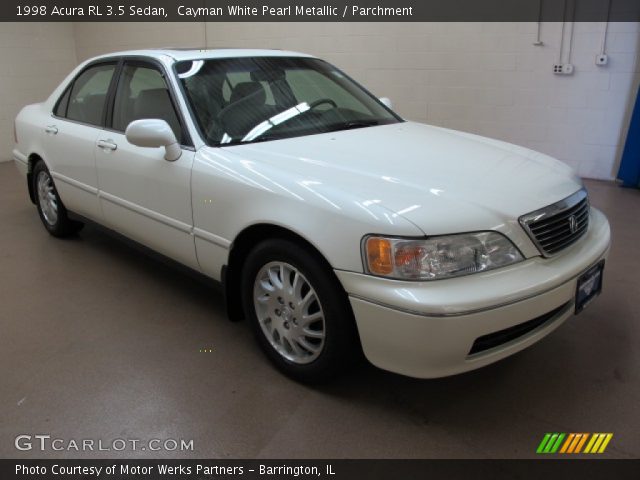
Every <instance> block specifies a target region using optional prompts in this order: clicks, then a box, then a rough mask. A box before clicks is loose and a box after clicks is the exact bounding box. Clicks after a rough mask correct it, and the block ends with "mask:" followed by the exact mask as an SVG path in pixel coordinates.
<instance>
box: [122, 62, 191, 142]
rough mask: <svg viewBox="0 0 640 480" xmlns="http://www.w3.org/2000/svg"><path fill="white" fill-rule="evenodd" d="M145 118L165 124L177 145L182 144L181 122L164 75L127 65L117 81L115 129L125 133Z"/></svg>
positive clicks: (148, 68)
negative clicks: (163, 121) (158, 120)
mask: <svg viewBox="0 0 640 480" xmlns="http://www.w3.org/2000/svg"><path fill="white" fill-rule="evenodd" d="M143 118H159V119H161V120H165V121H166V122H167V123H168V124H169V126H170V127H171V129H172V130H173V132H174V133H175V135H176V138H177V139H178V141H180V142H182V141H183V136H182V129H181V127H180V121H179V119H178V115H177V113H176V110H175V108H174V107H173V103H172V102H171V96H170V95H169V89H168V88H167V84H166V83H165V81H164V78H163V76H162V74H161V73H160V72H159V71H158V70H156V69H155V68H152V67H146V66H140V65H125V67H124V68H123V69H122V73H121V74H120V78H119V80H118V89H117V90H116V98H115V103H114V105H113V121H112V127H113V129H114V130H118V131H121V132H124V131H125V130H126V129H127V126H128V125H129V124H130V123H131V122H133V121H134V120H140V119H143Z"/></svg>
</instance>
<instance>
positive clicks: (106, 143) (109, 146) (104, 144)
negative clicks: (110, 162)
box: [98, 140, 118, 150]
mask: <svg viewBox="0 0 640 480" xmlns="http://www.w3.org/2000/svg"><path fill="white" fill-rule="evenodd" d="M98 147H100V148H102V149H103V150H115V149H116V148H118V145H116V144H115V143H113V141H112V140H98Z"/></svg>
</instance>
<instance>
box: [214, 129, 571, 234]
mask: <svg viewBox="0 0 640 480" xmlns="http://www.w3.org/2000/svg"><path fill="white" fill-rule="evenodd" d="M223 150H224V151H225V152H226V153H232V154H234V155H239V156H240V157H242V158H243V159H244V160H245V161H250V162H252V163H253V164H254V165H255V166H259V165H264V166H269V170H271V171H280V172H285V175H286V176H289V177H290V178H292V179H294V182H292V183H296V184H298V185H299V184H300V182H301V181H302V182H303V183H304V182H305V181H306V182H312V183H313V185H314V189H315V190H316V191H322V195H324V196H325V197H327V198H331V195H332V192H340V195H335V196H336V198H337V199H338V198H339V199H341V200H342V201H344V198H345V197H344V192H350V193H351V195H352V196H353V197H355V198H354V199H355V200H357V201H358V202H361V203H362V204H364V205H367V204H377V205H378V206H381V207H384V208H386V209H388V210H390V211H391V212H393V213H394V214H395V215H401V216H403V217H404V218H406V219H407V220H409V221H410V222H412V223H414V224H415V225H416V226H417V227H418V228H420V229H421V230H422V231H423V232H424V233H425V234H427V235H437V234H445V233H454V232H460V231H473V230H486V229H496V230H505V225H506V224H508V223H511V224H513V223H514V222H516V223H517V218H518V217H520V216H521V215H523V214H525V213H528V212H531V211H533V210H537V209H538V208H540V207H543V206H545V205H549V204H551V203H554V202H556V201H558V200H561V199H563V198H565V197H567V196H569V195H571V194H572V193H574V192H575V191H577V190H578V189H579V188H580V187H581V182H580V180H579V179H578V178H577V177H576V176H575V174H574V172H573V170H572V169H571V168H570V167H568V166H567V165H565V164H563V163H561V162H559V161H557V160H555V159H553V158H551V157H549V156H546V155H543V154H541V153H537V152H534V151H531V150H528V149H525V148H522V147H518V146H516V145H512V144H509V143H505V142H501V141H498V140H492V139H489V138H485V137H480V136H477V135H472V134H468V133H463V132H457V131H454V130H448V129H444V128H439V127H434V126H429V125H423V124H419V123H413V122H404V123H398V124H393V125H382V126H376V127H368V128H360V129H353V130H346V131H338V132H332V133H325V134H319V135H311V136H304V137H296V138H290V139H284V140H275V141H269V142H263V143H254V144H247V145H239V146H233V147H225V148H223ZM280 181H282V177H281V179H280ZM501 227H502V228H501Z"/></svg>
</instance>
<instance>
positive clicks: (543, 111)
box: [74, 23, 640, 179]
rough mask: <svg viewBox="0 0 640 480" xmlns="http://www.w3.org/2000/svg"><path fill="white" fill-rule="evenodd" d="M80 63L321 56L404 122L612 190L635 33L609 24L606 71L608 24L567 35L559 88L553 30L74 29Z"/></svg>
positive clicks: (510, 26)
mask: <svg viewBox="0 0 640 480" xmlns="http://www.w3.org/2000/svg"><path fill="white" fill-rule="evenodd" d="M74 30H75V39H76V49H77V53H78V55H77V56H78V60H83V59H85V58H88V57H90V56H92V55H95V54H98V53H104V52H108V51H113V50H120V49H128V48H140V47H149V46H153V47H158V46H167V45H172V46H202V45H205V44H206V45H207V46H208V47H259V48H283V49H293V50H299V51H303V52H308V53H312V54H316V55H318V56H321V57H323V58H325V59H327V60H329V61H331V62H333V63H335V64H336V65H337V66H339V67H341V68H343V69H345V70H346V71H347V72H349V73H350V74H352V75H353V76H354V77H355V78H357V79H359V80H360V81H362V83H364V84H365V86H367V87H368V88H369V89H371V90H372V91H373V92H374V93H376V94H378V95H380V96H389V97H391V98H392V100H393V101H394V105H395V109H396V110H397V111H398V112H399V113H400V114H401V115H403V116H404V117H405V118H407V119H412V120H418V121H422V122H428V123H432V124H436V125H441V126H445V127H450V128H456V129H460V130H465V131H469V132H474V133H479V134H482V135H487V136H490V137H495V138H500V139H503V140H507V141H510V142H514V143H517V144H521V145H525V146H528V147H531V148H534V149H537V150H540V151H543V152H545V153H548V154H550V155H553V156H555V157H557V158H559V159H561V160H563V161H565V162H567V163H569V164H570V165H572V166H574V167H575V168H578V170H579V173H580V174H581V175H582V176H585V177H591V178H602V179H610V178H613V176H614V173H615V169H616V167H617V163H618V161H619V157H620V154H621V151H620V149H621V147H620V146H619V145H620V144H621V142H622V140H623V139H624V135H625V132H626V122H627V117H628V112H627V110H628V105H629V104H630V101H631V100H630V96H631V92H632V91H634V92H635V88H636V87H635V85H637V81H638V79H637V77H638V75H637V74H636V72H637V71H638V63H639V62H638V53H639V52H640V48H639V42H640V24H639V23H612V24H610V26H609V34H608V35H607V50H608V53H609V57H610V60H609V65H607V66H606V67H597V66H596V65H595V63H594V59H595V55H596V54H597V53H599V51H600V48H601V42H602V35H603V30H604V23H579V24H575V29H572V28H571V24H567V25H566V28H565V29H564V54H563V61H567V59H568V45H569V43H571V46H572V53H571V62H572V63H573V64H574V65H575V70H576V71H575V73H574V75H572V76H566V77H565V76H556V75H553V73H552V71H551V70H552V65H553V64H554V63H556V62H557V61H558V58H559V50H560V40H561V33H562V24H561V23H544V24H543V25H542V31H541V36H542V41H543V42H544V45H543V46H533V45H532V44H533V42H534V41H535V39H536V24H535V23H413V24H412V23H401V24H400V23H208V24H203V23H187V24H180V23H169V24H166V23H165V24H159V23H135V24H132V23H126V24H125V23H123V24H106V23H105V24H96V23H91V24H83V23H77V24H75V25H74Z"/></svg>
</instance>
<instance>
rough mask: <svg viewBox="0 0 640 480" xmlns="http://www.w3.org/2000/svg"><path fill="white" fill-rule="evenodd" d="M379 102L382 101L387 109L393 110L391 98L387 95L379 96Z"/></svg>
mask: <svg viewBox="0 0 640 480" xmlns="http://www.w3.org/2000/svg"><path fill="white" fill-rule="evenodd" d="M379 100H380V103H382V104H383V105H384V106H385V107H387V108H388V109H389V110H393V103H391V99H390V98H388V97H380V99H379Z"/></svg>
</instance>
